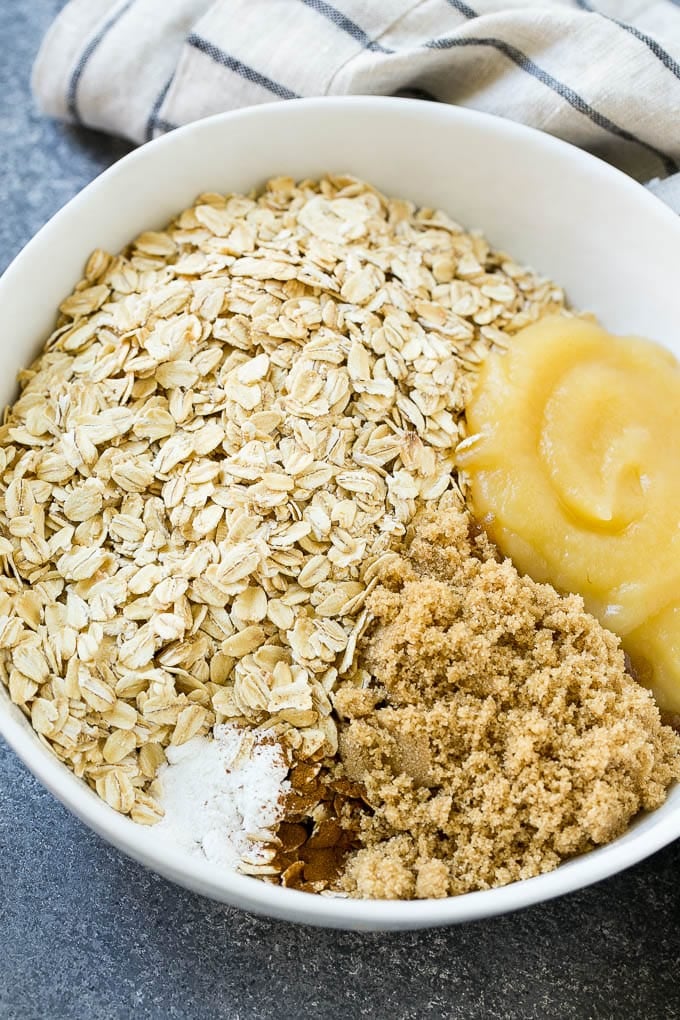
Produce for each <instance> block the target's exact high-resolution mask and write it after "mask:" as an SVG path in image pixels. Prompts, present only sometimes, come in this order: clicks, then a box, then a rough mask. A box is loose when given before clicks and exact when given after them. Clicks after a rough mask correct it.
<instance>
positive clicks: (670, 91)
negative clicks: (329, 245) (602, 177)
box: [33, 0, 680, 211]
mask: <svg viewBox="0 0 680 1020" xmlns="http://www.w3.org/2000/svg"><path fill="white" fill-rule="evenodd" d="M33 86H34V91H35V94H36V96H37V99H38V102H39V104H40V106H41V107H42V109H43V110H44V111H45V112H47V113H49V114H52V115H54V116H56V117H61V118H63V119H65V120H70V121H75V122H77V123H82V124H86V125H88V126H90V127H94V128H99V129H100V130H103V131H109V132H112V133H114V134H119V135H124V136H125V137H127V138H131V139H132V140H133V141H135V142H143V141H145V140H148V139H150V138H153V137H155V136H156V135H159V134H162V133H163V132H165V131H169V130H172V128H174V127H176V126H178V125H180V124H186V123H188V122H189V121H192V120H196V119H198V118H200V117H206V116H208V115H209V114H212V113H217V112H219V111H223V110H233V109H236V108H238V107H242V106H249V105H253V104H256V103H264V102H271V101H272V100H276V99H280V100H283V99H292V98H296V97H298V96H324V95H342V94H387V95H390V94H395V93H396V94H412V95H413V94H414V95H420V96H424V97H426V98H430V99H436V100H439V101H441V102H445V103H454V104H456V105H459V106H465V107H469V108H470V109H474V110H484V111H488V112H492V113H496V114H500V115H501V116H504V117H508V118H510V119H512V120H516V121H521V122H522V123H524V124H529V125H531V126H532V127H535V128H539V129H541V130H542V131H547V132H549V133H550V134H552V135H557V136H558V137H560V138H564V139H566V140H567V141H570V142H573V143H574V144H576V145H579V146H581V147H583V148H585V149H589V150H590V151H591V152H593V153H595V154H596V155H598V156H601V157H602V158H604V159H606V160H607V161H609V162H610V163H613V164H615V165H616V166H618V167H620V168H621V169H622V170H624V171H626V172H627V173H630V174H632V175H633V176H634V177H636V178H637V179H638V180H642V181H648V180H649V179H650V178H651V179H653V180H652V183H651V185H650V186H651V187H652V190H654V191H655V192H656V193H657V194H658V195H659V197H661V198H663V199H664V200H665V201H667V202H668V203H669V204H670V205H672V206H673V207H674V208H676V209H677V210H678V211H680V172H679V171H680V123H679V117H678V112H679V111H680V0H509V2H508V0H505V2H502V0H473V3H472V4H468V3H467V2H463V0H334V2H333V3H330V2H327V0H70V2H68V3H67V4H66V6H65V7H64V8H63V10H62V11H61V13H60V14H59V16H58V17H57V19H56V21H55V22H54V24H53V25H52V27H51V29H50V30H49V32H48V34H47V36H46V38H45V40H44V42H43V44H42V47H41V49H40V52H39V54H38V57H37V59H36V63H35V68H34V72H33Z"/></svg>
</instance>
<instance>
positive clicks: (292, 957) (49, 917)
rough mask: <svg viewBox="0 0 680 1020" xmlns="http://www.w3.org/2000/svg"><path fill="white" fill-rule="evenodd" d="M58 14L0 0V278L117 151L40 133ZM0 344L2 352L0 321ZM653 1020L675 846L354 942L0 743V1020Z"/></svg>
mask: <svg viewBox="0 0 680 1020" xmlns="http://www.w3.org/2000/svg"><path fill="white" fill-rule="evenodd" d="M60 6H61V5H60V3H59V2H58V0H32V2H31V3H29V2H27V0H26V2H24V0H9V2H8V0H0V269H1V268H4V266H5V265H6V263H7V262H8V261H9V260H10V259H11V257H12V256H13V255H14V254H15V253H16V252H17V251H18V250H19V249H20V248H21V246H22V245H23V244H24V243H25V242H26V241H27V240H28V239H29V238H30V236H31V235H32V234H33V233H34V232H35V231H36V230H37V229H38V227H39V226H40V225H41V224H42V223H43V222H44V221H45V220H46V219H48V218H49V217H50V216H51V215H52V213H54V212H55V211H56V210H57V209H58V208H59V207H60V206H61V205H62V204H63V203H64V202H66V201H67V200H68V199H69V198H70V197H71V196H72V195H74V194H75V193H76V192H77V191H78V190H79V189H80V188H81V187H82V186H83V185H84V184H86V183H87V182H88V181H89V180H90V179H91V178H92V177H93V176H95V174H97V173H98V172H99V171H100V170H101V169H103V168H104V167H105V166H107V165H108V164H109V163H111V162H112V161H113V160H115V159H116V158H118V157H119V156H121V155H122V154H123V153H124V152H125V151H126V145H125V143H123V142H117V141H112V140H111V139H107V138H104V137H101V136H98V135H95V134H91V133H89V134H88V133H86V132H76V131H74V130H71V129H69V128H65V127H63V126H61V125H56V124H53V123H50V122H49V121H46V120H44V119H42V118H40V117H39V116H38V115H37V113H36V111H35V110H34V108H33V105H32V101H31V98H30V92H29V87H28V74H29V68H30V65H31V61H32V58H33V55H34V53H35V50H36V48H37V45H38V42H39V39H40V36H41V34H42V33H43V31H44V30H45V28H46V27H47V25H48V24H49V21H50V19H51V18H52V17H53V16H54V14H55V13H56V11H57V10H58V8H59V7H60ZM0 328H1V329H2V342H3V343H11V342H12V331H11V323H8V322H4V321H3V320H2V310H1V309H0ZM299 1016H308V1017H318V1018H321V1020H325V1018H333V1020H335V1018H350V1020H353V1018H359V1017H371V1018H376V1020H388V1018H389V1020H421V1018H433V1020H434V1018H444V1017H447V1018H448V1017H451V1018H461V1020H462V1018H465V1020H467V1018H483V1020H494V1018H499V1020H533V1018H536V1020H542V1018H557V1020H600V1018H615V1017H616V1018H620V1020H629V1018H630V1020H657V1018H658V1020H672V1018H674V1017H680V843H676V844H675V845H674V846H672V847H670V848H668V849H666V850H664V851H662V852H661V853H658V854H656V855H655V856H654V857H652V858H651V859H650V860H649V861H647V862H645V863H643V864H641V865H639V866H638V867H636V868H633V869H631V870H630V871H628V872H627V873H625V874H623V875H620V876H617V877H616V878H613V879H611V880H610V881H608V882H604V883H602V884H600V885H598V886H596V887H593V888H591V889H586V890H584V891H583V892H580V893H578V894H575V895H572V896H569V897H566V898H564V899H561V900H558V901H555V902H553V903H549V904H545V905H543V906H539V907H535V908H533V909H531V910H527V911H525V912H524V913H520V914H516V915H513V916H508V917H503V918H498V919H495V920H490V921H486V922H483V923H477V924H474V925H466V926H463V927H459V928H452V929H446V930H444V929H440V930H436V931H425V932H414V933H407V934H394V935H357V934H352V933H345V932H332V931H322V930H316V929H312V928H300V927H295V926H292V925H287V924H283V923H281V922H277V921H270V920H266V919H261V918H256V917H252V916H249V915H247V914H244V913H241V912H240V911H237V910H232V909H228V908H225V907H222V906H218V905H216V904H214V903H211V902H209V901H207V900H203V899H201V898H199V897H196V896H193V895H192V894H190V893H187V892H185V891H184V890H182V889H179V888H176V887H174V886H172V885H170V884H169V883H167V882H165V881H164V880H162V879H160V878H158V877H157V876H155V875H153V874H150V873H149V872H147V871H145V870H144V869H143V868H141V867H140V866H138V865H137V864H134V863H132V862H131V861H129V860H127V859H126V858H125V857H124V856H122V855H121V854H120V853H118V852H117V851H115V850H112V849H111V848H110V847H108V846H107V845H105V844H104V843H103V842H102V841H101V840H100V839H98V838H97V837H96V836H94V835H93V834H92V833H91V832H89V831H88V830H87V829H85V828H84V827H83V826H82V825H81V824H80V823H79V822H78V821H76V819H75V818H73V817H71V815H69V814H68V812H67V811H66V810H65V809H64V808H62V807H61V806H60V805H59V804H58V803H56V802H55V801H54V800H53V798H52V797H51V796H50V795H49V794H48V793H47V792H46V791H45V790H43V789H42V788H41V787H40V785H39V784H38V783H37V782H36V781H35V780H34V779H33V778H32V777H31V776H30V775H29V773H28V772H27V771H26V769H25V768H24V767H23V765H21V763H20V762H19V761H18V760H17V759H16V757H15V756H14V754H13V753H12V752H11V751H10V750H9V749H8V748H7V747H6V746H5V745H4V744H2V743H1V742H0V1020H43V1018H44V1020H71V1018H73V1020H76V1018H78V1020H127V1018H133V1017H134V1018H135V1020H137V1018H139V1020H146V1018H149V1020H174V1018H178V1020H179V1018H181V1020H203V1018H205V1020H208V1018H219V1020H221V1018H224V1020H256V1018H258V1020H259V1018H268V1017H276V1018H280V1020H286V1018H288V1017H299Z"/></svg>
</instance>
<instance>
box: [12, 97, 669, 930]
mask: <svg viewBox="0 0 680 1020" xmlns="http://www.w3.org/2000/svg"><path fill="white" fill-rule="evenodd" d="M325 171H335V172H349V173H352V174H355V175H357V176H359V177H363V178H365V179H367V180H369V181H371V182H372V183H373V184H375V185H377V186H378V187H379V188H380V189H382V190H383V191H385V192H387V193H388V194H392V195H395V196H399V197H402V198H411V199H413V200H415V201H416V202H418V203H420V204H425V205H430V206H436V207H441V208H443V209H445V210H446V211H447V212H448V213H450V214H451V215H452V216H453V217H454V218H455V219H457V220H459V221H461V222H462V223H463V224H465V225H466V226H468V227H479V228H481V229H482V230H483V231H484V232H485V234H486V235H487V236H488V237H489V239H490V240H491V242H492V243H493V244H494V245H497V246H501V247H503V248H505V249H506V250H508V251H510V252H511V253H512V254H513V255H514V256H515V257H516V258H518V259H520V260H524V261H526V262H527V263H529V264H530V265H532V266H533V267H534V268H535V269H537V270H539V271H541V272H543V273H545V274H546V275H548V276H550V277H551V278H552V279H554V280H556V281H558V282H559V283H560V284H562V285H563V286H565V287H566V289H567V292H568V294H569V297H570V298H571V300H572V302H574V303H575V304H576V305H577V306H579V307H581V308H589V309H592V310H593V311H594V312H595V313H596V314H597V315H598V316H599V317H600V319H601V320H602V322H603V323H604V324H605V325H606V326H608V327H610V328H611V329H613V330H615V331H617V330H618V331H621V332H626V333H639V334H642V335H643V336H648V337H652V338H654V339H656V340H659V341H661V342H662V343H665V344H666V345H667V346H669V347H670V348H671V349H672V350H674V351H675V353H676V354H678V355H680V335H679V333H678V323H680V286H678V281H677V259H678V252H679V251H680V219H678V218H677V217H676V216H675V215H674V214H673V213H671V212H670V211H669V210H668V209H667V208H666V207H665V206H663V205H662V204H661V203H660V202H659V201H658V200H657V199H655V198H653V197H652V196H651V195H650V194H648V193H647V192H646V191H645V190H644V189H643V188H642V187H640V186H639V185H637V184H635V183H634V182H633V181H632V180H630V179H629V178H628V177H626V176H624V175H623V174H621V173H619V172H618V171H616V170H613V169H612V168H611V167H609V166H607V165H606V164H605V163H602V162H600V161H599V160H596V159H594V158H593V157H591V156H588V155H585V154H584V153H583V152H581V151H579V150H578V149H575V148H572V147H571V146H569V145H566V144H564V143H562V142H559V141H556V140H555V139H553V138H551V137H549V136H548V135H544V134H540V133H538V132H536V131H532V130H530V129H528V128H524V127H521V126H519V125H517V124H513V123H511V122H509V121H504V120H499V119H497V118H495V117H490V116H486V115H483V114H477V113H471V112H469V111H466V110H459V109H455V108H451V107H447V106H442V105H438V104H435V103H431V104H429V103H423V102H418V101H414V100H405V99H384V98H369V97H354V98H333V99H320V100H316V99H312V100H300V101H294V102H286V103H275V104H271V105H267V106H258V107H254V108H252V109H249V110H243V111H240V112H236V113H230V114H224V115H219V116H216V117H211V118H209V119H207V120H203V121H200V122H198V123H196V124H192V125H190V126H189V127H186V128H182V129H180V130H178V131H176V132H173V133H172V134H170V135H166V136H165V137H163V138H160V139H158V140H157V141H154V142H151V143H150V144H149V145H145V146H143V147H142V148H141V149H137V150H136V151H135V152H132V153H131V154H130V155H129V156H127V157H126V158H125V159H123V160H121V161H120V162H119V163H117V164H116V165H115V166H113V167H111V169H109V170H107V171H106V173H104V174H102V175H101V177H99V178H97V180H95V181H94V182H93V183H92V184H90V185H89V186H88V187H87V188H85V190H84V191H83V192H82V193H81V194H79V195H78V196H77V197H76V198H74V199H73V201H71V202H69V203H68V205H67V206H66V207H65V208H64V209H62V210H61V211H60V212H59V213H57V215H56V216H55V217H54V218H53V219H52V220H51V221H50V222H49V223H48V224H47V225H46V226H45V227H43V229H42V230H41V231H40V232H39V233H38V234H37V236H36V237H35V238H34V239H33V240H32V241H31V242H30V243H29V244H28V245H27V246H26V248H25V249H24V250H23V251H22V252H21V254H20V255H19V256H18V257H17V258H16V259H15V261H14V262H13V263H12V265H11V266H10V267H9V269H8V270H7V272H6V273H5V275H4V277H3V278H2V280H0V313H1V315H2V322H3V324H4V343H3V345H2V348H1V350H0V379H1V383H0V402H1V403H2V405H4V404H6V403H8V402H10V401H11V400H12V399H13V397H14V394H15V383H14V379H15V376H16V373H17V371H18V370H19V369H20V368H21V367H23V366H25V365H27V364H28V363H29V362H30V361H31V359H32V358H33V357H35V355H36V354H37V353H38V351H39V350H40V348H41V346H42V344H43V342H44V339H45V337H46V335H47V334H48V332H49V331H50V329H51V327H52V323H53V320H54V316H55V309H56V307H57V305H58V303H59V301H60V300H61V299H62V298H63V297H64V296H65V295H66V294H68V293H69V292H70V290H71V288H72V286H73V284H74V283H75V282H76V281H77V280H78V279H79V277H80V275H81V271H82V268H83V265H84V262H85V259H86V258H87V256H88V254H89V252H90V251H91V250H92V249H93V248H96V247H103V248H106V249H108V250H110V251H114V252H115V251H117V250H119V249H120V248H122V247H123V246H124V245H125V244H126V243H127V242H128V241H129V240H130V239H131V238H132V237H133V236H134V235H135V234H137V233H138V232H140V231H141V230H143V229H147V228H157V227H161V226H163V225H164V224H165V223H166V222H167V221H168V220H169V219H170V218H171V217H172V215H173V214H174V213H176V212H177V211H178V210H180V209H182V208H184V207H185V206H187V205H189V204H190V203H191V201H192V200H193V199H194V197H195V196H196V195H197V194H198V193H199V192H201V191H210V190H212V191H248V190H250V189H251V188H252V187H253V186H254V185H258V184H261V183H262V182H263V181H264V180H265V179H266V178H268V177H270V176H274V175H278V174H290V175H291V176H293V177H297V178H301V177H315V176H319V175H321V174H323V173H324V172H325ZM0 733H2V735H3V736H4V737H5V739H6V740H7V741H8V742H9V744H10V745H11V746H12V747H13V748H14V750H15V751H16V752H17V754H18V755H19V756H20V757H21V758H22V759H23V761H24V762H25V763H26V765H27V766H28V767H29V768H30V769H31V771H32V772H33V773H34V775H36V776H37V777H38V779H40V781H41V782H42V783H44V785H45V786H46V787H48V789H50V790H51V791H52V792H53V793H54V794H55V795H56V796H57V797H58V798H59V800H61V801H62V802H63V803H64V804H65V805H66V806H67V807H68V808H70V809H71V811H73V812H74V813H75V814H76V815H78V817H79V818H81V819H82V820H83V821H84V822H85V823H86V824H87V825H89V826H90V827H91V828H92V829H94V830H95V831H96V832H98V833H99V834H100V835H101V836H103V837H104V838H105V839H107V840H108V841H109V842H111V843H113V844H114V845H115V846H117V847H118V848H119V849H121V850H123V851H124V852H125V853H127V854H129V855H130V856H131V857H134V858H136V859H137V860H138V861H141V862H142V863H143V864H145V865H147V866H148V867H150V868H153V869H154V870H155V871H158V872H160V873H161V874H162V875H165V876H166V877H167V878H169V879H172V880H173V881H175V882H178V883H180V884H181V885H184V886H186V887H188V888H189V889H193V890H195V891H196V892H199V893H202V894H204V895H206V896H211V897H213V898H214V899H217V900H222V901H224V902H227V903H232V904H235V905H237V906H239V907H243V908H245V909H248V910H253V911H256V912H258V913H263V914H270V915H272V916H274V917H279V918H285V919H288V920H292V921H302V922H308V923H312V924H320V925H327V926H333V927H338V928H352V929H399V928H419V927H425V926H428V925H441V924H450V923H453V922H460V921H469V920H472V919H474V918H480V917H485V916H489V915H492V914H499V913H503V912H505V911H509V910H515V909H517V908H519V907H525V906H528V905H529V904H532V903H537V902H539V901H541V900H546V899H549V898H551V897H553V896H558V895H560V894H562V893H566V892H570V891H571V890H574V889H579V888H581V887H583V886H585V885H588V884H590V883H592V882H596V881H598V880H599V879H602V878H605V877H606V876H608V875H613V874H615V873H616V872H617V871H620V870H621V869H622V868H625V867H628V866H629V865H631V864H634V863H635V862H636V861H640V860H642V859H643V858H644V857H647V856H648V855H649V854H651V853H653V852H654V851H655V850H658V849H659V848H660V847H662V846H664V845H666V844H667V843H670V842H671V840H673V839H675V838H676V837H677V836H678V835H680V787H676V788H675V789H674V790H673V791H672V792H671V794H670V796H669V798H668V800H667V801H666V803H665V804H664V806H663V807H661V808H659V810H657V811H655V812H654V813H653V814H650V815H647V816H646V817H644V818H642V819H641V820H639V821H638V822H637V823H636V824H635V825H634V826H633V827H631V829H630V831H629V832H627V833H626V835H624V836H622V837H621V838H620V839H618V840H616V841H615V842H614V843H611V844H610V845H609V846H606V847H603V848H601V849H598V850H595V851H593V852H591V853H589V854H586V855H584V856H582V857H579V858H576V859H574V860H572V861H570V862H568V863H566V864H563V865H562V866H561V867H559V868H557V870H555V871H553V872H551V873H550V874H547V875H542V876H540V877H538V878H532V879H530V880H528V881H524V882H517V883H514V884H513V885H509V886H506V887H505V888H502V889H493V890H490V891H487V892H475V893H469V894H467V895H464V896H458V897H452V898H449V899H445V900H424V901H423V900H421V901H415V902H387V901H358V900H348V899H341V898H332V897H324V896H313V895H310V894H308V893H302V892H296V891H293V890H289V889H281V888H278V887H273V886H270V885H266V884H264V883H261V882H259V881H257V880H256V879H253V878H247V877H244V876H241V875H237V874H235V873H232V872H230V871H226V870H222V869H220V868H217V867H215V866H213V865H210V864H208V863H205V862H201V861H197V860H196V859H194V858H192V857H189V856H188V855H186V854H185V853H184V852H183V851H181V850H179V849H175V848H173V847H172V846H168V845H164V844H162V843H161V842H160V841H158V840H157V839H155V838H154V834H153V831H151V830H149V829H146V828H144V827H142V826H137V825H135V824H134V823H133V822H131V821H130V820H129V819H127V818H124V817H122V816H121V815H119V814H117V813H116V812H115V811H113V810H112V809H111V808H109V807H108V806H107V805H106V804H105V803H104V802H103V801H101V800H99V798H98V797H97V796H96V795H95V794H94V793H93V792H92V791H91V790H90V789H89V788H88V787H87V786H86V785H85V783H84V782H82V781H80V780H78V779H76V778H75V776H74V775H72V773H71V772H69V771H68V769H66V768H65V767H64V766H63V765H61V764H60V763H59V762H58V761H57V759H56V758H55V757H54V756H53V755H52V754H51V753H50V751H48V750H47V749H46V748H45V747H43V745H42V744H41V743H40V742H39V741H38V739H37V737H36V736H35V734H34V733H33V731H32V729H31V728H30V726H29V725H28V723H27V721H26V719H25V718H24V716H23V715H22V714H21V712H20V711H19V710H18V709H17V708H15V707H14V706H13V705H11V703H10V701H9V697H8V695H7V692H6V691H5V689H4V687H2V685H0Z"/></svg>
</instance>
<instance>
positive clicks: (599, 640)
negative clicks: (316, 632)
mask: <svg viewBox="0 0 680 1020" xmlns="http://www.w3.org/2000/svg"><path fill="white" fill-rule="evenodd" d="M415 532H416V537H415V538H413V540H412V541H411V544H410V546H407V547H406V548H405V551H404V552H403V553H402V554H401V555H400V556H398V557H395V559H394V561H393V562H392V564H391V565H390V566H389V568H388V569H387V570H386V572H384V574H383V576H382V578H381V582H382V583H381V585H380V586H379V587H377V588H376V589H375V590H374V592H373V593H372V595H371V597H370V599H369V603H368V604H369V608H370V611H371V612H372V613H373V615H374V617H375V623H374V625H373V628H372V630H371V631H370V632H369V634H368V636H367V639H366V642H365V645H364V648H363V652H362V660H363V661H362V662H361V665H362V666H364V667H365V668H366V669H367V670H368V671H369V672H370V674H371V675H372V680H371V682H370V684H369V686H368V687H365V688H363V689H361V688H358V687H356V686H352V685H351V684H349V683H346V684H345V685H343V686H342V687H341V688H340V690H339V691H338V693H337V694H336V696H335V704H336V709H337V711H338V714H339V715H340V717H341V719H344V725H343V726H342V727H341V738H340V754H341V758H342V763H343V768H344V770H345V774H346V776H347V778H348V779H349V780H351V781H352V782H354V783H360V784H363V788H364V790H365V798H364V799H365V801H366V803H367V804H368V805H369V809H368V810H366V812H364V813H363V816H362V819H361V829H360V839H361V843H362V849H360V850H358V851H357V852H355V853H352V854H351V855H350V856H349V858H348V863H347V867H346V869H345V872H344V876H343V877H342V880H341V885H342V888H343V889H344V890H345V891H346V892H349V893H350V894H351V895H353V896H359V897H369V898H393V899H396V898H399V899H408V898H414V897H415V898H425V897H440V896H448V895H455V894H458V893H464V892H469V891H471V890H475V889H486V888H490V887H494V886H500V885H505V884H506V883H508V882H512V881H515V880H517V879H523V878H529V877H531V876H534V875H538V874H540V873H542V872H546V871H549V870H551V869H552V868H554V867H556V866H557V865H558V864H560V862H561V861H562V860H564V859H565V858H568V857H571V856H573V855H574V854H579V853H582V852H584V851H586V850H589V849H591V848H593V847H594V846H596V845H597V844H601V843H606V842H608V841H609V840H611V839H614V838H615V837H616V836H618V835H620V834H621V833H622V832H623V831H624V830H625V828H626V827H627V825H628V824H629V822H630V820H631V819H632V818H633V816H634V815H636V814H637V813H638V812H639V811H640V810H643V809H647V810H651V809H653V808H656V807H658V806H659V805H660V804H661V803H663V801H664V800H665V797H666V792H667V789H668V787H669V785H670V784H671V783H672V782H673V781H674V780H676V779H678V778H680V736H678V735H677V734H676V733H675V732H674V731H673V730H672V729H671V728H670V727H668V726H664V725H662V723H661V719H660V716H659V712H658V709H657V708H656V705H655V703H654V701H653V699H652V696H651V694H650V693H649V692H648V691H647V690H645V689H644V688H642V687H640V686H639V685H638V684H637V683H636V682H635V681H634V680H633V679H632V678H631V677H630V676H629V675H628V674H627V673H626V671H625V667H624V657H623V654H622V652H621V650H620V648H619V643H618V639H617V638H615V637H614V636H613V635H612V634H610V633H609V632H608V631H606V630H604V629H603V628H602V627H601V626H600V624H599V623H598V622H597V621H596V620H595V619H594V618H593V617H591V616H590V615H588V614H587V613H586V612H585V610H584V608H583V603H582V600H581V599H580V597H577V596H574V595H569V596H561V595H558V594H557V593H556V592H555V590H554V589H553V588H551V587H550V586H547V585H542V584H536V583H535V582H534V581H532V580H530V579H529V578H526V577H520V575H519V574H518V573H517V571H516V569H515V568H514V567H513V566H512V564H511V563H510V561H509V560H506V561H504V562H499V561H498V559H497V556H496V553H495V551H494V550H493V548H492V547H491V545H490V544H489V542H488V541H487V540H486V538H485V536H484V535H479V534H476V533H475V530H474V529H473V528H472V527H471V519H470V517H469V516H468V515H467V514H465V513H463V512H460V511H458V510H450V511H441V510H440V511H438V512H437V513H436V514H434V515H430V516H428V517H425V518H421V519H420V521H419V522H418V523H417V525H416V528H415Z"/></svg>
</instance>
